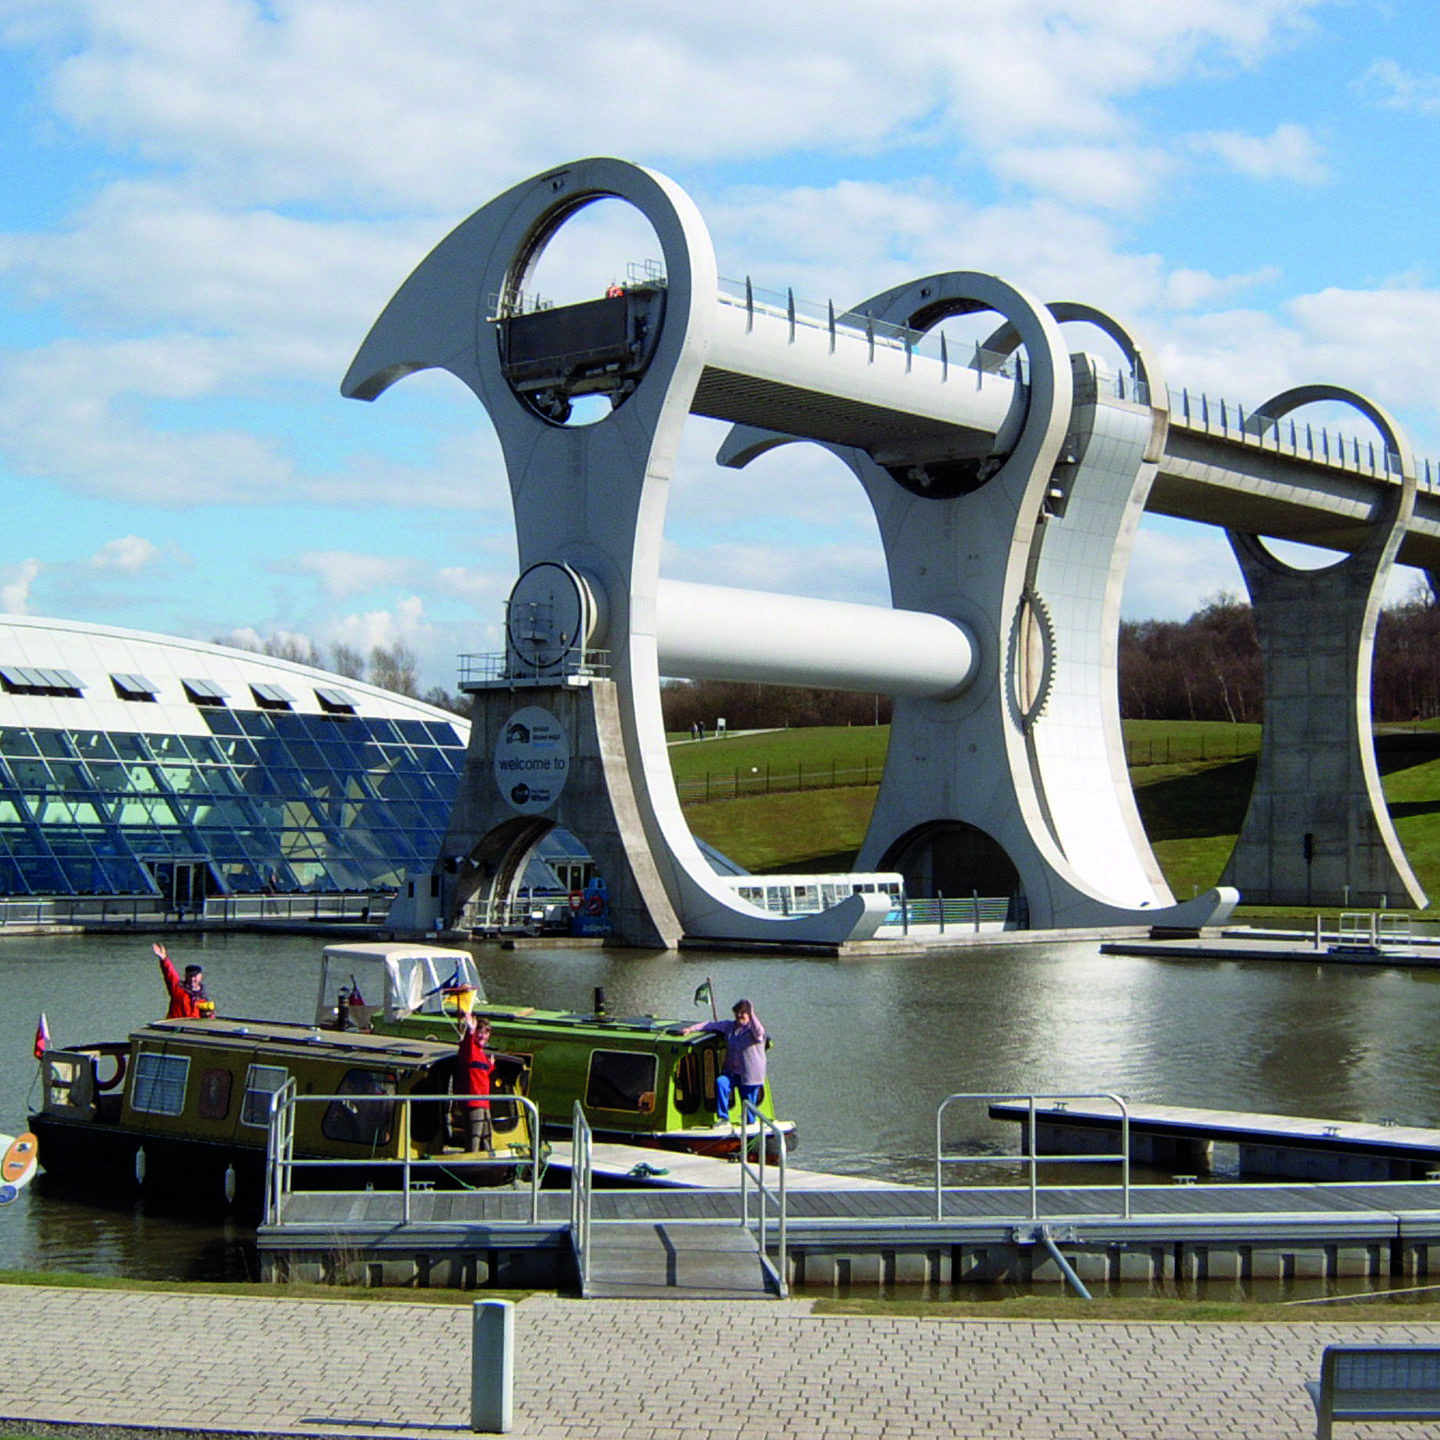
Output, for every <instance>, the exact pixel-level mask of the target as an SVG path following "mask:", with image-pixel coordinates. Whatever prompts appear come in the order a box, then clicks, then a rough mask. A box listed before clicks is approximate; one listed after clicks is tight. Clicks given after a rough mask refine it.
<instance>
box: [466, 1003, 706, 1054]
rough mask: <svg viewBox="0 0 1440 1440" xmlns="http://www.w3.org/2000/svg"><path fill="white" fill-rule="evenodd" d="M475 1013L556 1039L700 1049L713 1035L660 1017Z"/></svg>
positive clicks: (515, 1009)
mask: <svg viewBox="0 0 1440 1440" xmlns="http://www.w3.org/2000/svg"><path fill="white" fill-rule="evenodd" d="M475 1013H476V1014H477V1015H483V1016H484V1017H485V1018H486V1019H487V1020H488V1021H489V1022H490V1023H491V1024H492V1025H500V1026H515V1027H517V1028H522V1029H526V1030H532V1031H537V1032H538V1031H546V1030H549V1031H553V1032H554V1033H555V1034H556V1035H557V1036H560V1035H565V1036H581V1035H583V1036H584V1038H586V1039H589V1040H605V1039H611V1040H620V1039H631V1040H641V1041H645V1042H647V1043H650V1044H653V1043H654V1042H655V1041H657V1040H662V1039H663V1040H667V1041H669V1042H670V1043H671V1044H673V1045H690V1044H695V1045H703V1044H704V1043H705V1042H706V1041H713V1040H714V1039H715V1036H714V1034H713V1033H705V1032H702V1031H698V1030H697V1031H696V1032H694V1033H693V1034H691V1035H686V1034H685V1033H684V1029H685V1026H686V1025H689V1024H690V1023H691V1022H690V1021H689V1020H674V1019H666V1018H665V1017H664V1016H659V1015H596V1014H594V1013H589V1014H587V1013H585V1012H583V1011H578V1010H539V1009H536V1008H535V1007H534V1006H532V1005H490V1004H477V1005H476V1006H475Z"/></svg>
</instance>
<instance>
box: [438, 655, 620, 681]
mask: <svg viewBox="0 0 1440 1440" xmlns="http://www.w3.org/2000/svg"><path fill="white" fill-rule="evenodd" d="M459 660H460V681H459V684H460V688H461V690H482V689H488V688H490V687H494V688H497V689H499V688H503V687H504V686H507V685H509V686H515V687H523V686H529V685H559V684H562V683H579V682H582V681H588V680H604V679H605V678H606V677H607V676H608V675H609V674H610V670H611V661H610V652H609V651H608V650H581V649H580V648H579V647H578V646H575V647H572V648H571V649H569V650H567V651H566V652H565V653H564V654H563V655H561V656H560V657H559V658H558V659H556V661H555V662H554V664H549V665H535V664H532V663H530V662H529V661H526V660H523V659H521V657H520V656H518V655H515V654H512V653H510V652H508V651H504V650H497V651H494V652H491V653H489V654H474V655H461V656H460V657H459Z"/></svg>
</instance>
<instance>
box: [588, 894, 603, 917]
mask: <svg viewBox="0 0 1440 1440" xmlns="http://www.w3.org/2000/svg"><path fill="white" fill-rule="evenodd" d="M585 913H586V914H587V915H603V914H604V913H605V897H604V896H603V895H601V894H599V893H598V892H592V893H591V894H589V895H587V896H586V897H585Z"/></svg>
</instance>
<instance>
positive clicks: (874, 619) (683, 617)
mask: <svg viewBox="0 0 1440 1440" xmlns="http://www.w3.org/2000/svg"><path fill="white" fill-rule="evenodd" d="M655 610H656V645H657V648H658V649H659V653H660V669H661V672H662V673H663V674H665V675H673V676H676V677H678V678H682V679H687V680H749V681H754V682H756V683H757V684H771V685H804V686H809V687H810V688H812V689H835V690H854V691H859V692H861V693H862V694H866V695H904V696H931V697H944V696H949V695H958V694H959V693H960V692H961V691H962V690H963V689H964V688H965V687H966V685H968V684H969V683H970V680H971V679H972V677H973V676H974V673H975V666H976V654H977V646H976V644H975V641H974V639H973V637H972V635H971V633H970V631H969V630H967V629H966V628H965V626H963V625H962V624H960V622H959V621H956V620H949V619H947V618H946V617H945V616H943V615H929V614H924V613H922V612H920V611H917V610H886V609H882V608H881V607H879V606H876V605H853V604H850V603H848V602H845V601H840V600H811V599H807V598H804V597H802V596H798V595H771V594H766V593H764V592H761V591H756V590H729V589H723V588H721V587H720V586H716V585H694V584H691V583H690V582H689V581H686V580H662V581H661V582H660V588H659V592H658V594H657V595H656V603H655Z"/></svg>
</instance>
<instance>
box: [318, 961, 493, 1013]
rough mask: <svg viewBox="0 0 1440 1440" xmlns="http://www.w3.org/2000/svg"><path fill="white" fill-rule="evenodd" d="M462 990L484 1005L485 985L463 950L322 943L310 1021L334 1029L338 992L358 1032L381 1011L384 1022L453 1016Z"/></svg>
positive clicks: (338, 1002)
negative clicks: (322, 954)
mask: <svg viewBox="0 0 1440 1440" xmlns="http://www.w3.org/2000/svg"><path fill="white" fill-rule="evenodd" d="M467 989H468V990H472V991H473V992H474V993H473V995H471V996H470V997H469V999H470V1000H471V1001H473V1002H474V1003H476V1004H483V1003H484V1001H485V987H484V986H483V985H481V983H480V975H479V972H478V971H477V970H476V969H475V961H474V959H473V957H472V956H471V955H470V953H469V951H467V950H449V949H446V948H444V947H443V946H439V945H413V944H412V945H404V944H394V943H389V942H382V941H376V942H373V943H365V944H355V945H327V946H326V947H325V955H324V959H323V961H322V963H321V966H320V993H319V995H318V997H317V998H316V1001H315V1023H316V1024H317V1025H320V1026H323V1027H324V1028H326V1029H334V1027H335V1025H336V1022H337V1017H338V1014H339V1006H340V999H341V994H342V992H343V993H344V996H345V1001H346V1004H347V1005H348V1007H349V1011H350V1014H349V1019H350V1020H351V1022H352V1023H353V1024H354V1025H355V1026H356V1027H357V1028H359V1029H362V1030H363V1029H366V1028H368V1026H369V1023H370V1019H371V1017H372V1016H373V1015H374V1014H375V1012H376V1011H378V1010H381V1009H383V1011H384V1018H385V1022H386V1023H387V1024H393V1023H394V1022H395V1021H397V1020H403V1019H404V1018H405V1017H406V1016H407V1015H412V1014H421V1015H436V1016H440V1015H450V1016H453V1015H454V1014H455V1013H456V996H457V994H458V992H461V991H464V990H467ZM447 992H448V995H449V1001H448V1004H447V998H446V997H447Z"/></svg>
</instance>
